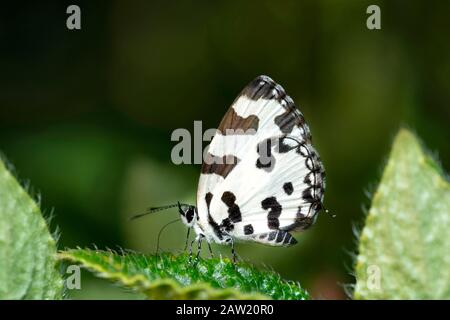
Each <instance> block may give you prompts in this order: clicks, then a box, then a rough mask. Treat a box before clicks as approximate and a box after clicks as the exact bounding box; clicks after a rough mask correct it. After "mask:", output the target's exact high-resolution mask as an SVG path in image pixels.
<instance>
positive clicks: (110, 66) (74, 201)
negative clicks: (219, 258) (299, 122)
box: [0, 0, 450, 298]
mask: <svg viewBox="0 0 450 320" xmlns="http://www.w3.org/2000/svg"><path fill="white" fill-rule="evenodd" d="M72 3H76V4H78V5H80V7H81V19H82V29H81V30H79V31H69V30H68V29H67V28H66V18H67V16H68V15H67V14H66V8H67V6H68V5H69V4H72ZM370 4H378V5H379V6H380V7H381V19H382V29H381V30H373V31H372V30H368V29H367V28H366V19H367V17H368V15H367V14H366V8H367V6H368V5H370ZM0 11H1V13H0V48H1V50H0V92H1V93H0V149H1V150H2V151H3V152H4V153H5V155H6V156H7V158H8V159H9V160H10V161H11V162H12V163H13V164H14V165H15V166H16V168H17V172H18V174H19V176H20V177H21V178H23V179H29V180H30V181H31V183H32V185H33V186H34V187H35V189H37V190H39V191H40V192H41V193H42V199H43V200H42V206H43V208H47V209H51V208H54V215H55V219H54V222H55V225H58V226H59V228H60V231H61V241H60V247H61V248H64V247H74V246H90V245H92V244H96V245H97V246H98V247H100V248H105V247H110V248H117V247H118V246H120V247H125V248H129V249H133V250H139V251H144V252H149V253H151V252H154V251H155V245H156V238H157V233H158V231H159V230H160V229H161V227H162V226H163V225H164V224H165V223H167V222H168V221H170V220H173V219H174V218H176V217H177V213H176V212H175V211H167V212H161V213H158V214H155V215H154V216H152V217H147V218H145V219H142V220H137V221H134V222H129V221H127V219H128V218H129V217H130V216H131V215H133V214H135V213H139V212H142V211H143V210H145V208H146V207H148V206H150V205H161V204H166V203H171V202H174V201H176V200H182V201H191V202H194V201H195V192H196V187H197V180H198V174H199V166H198V165H181V166H175V165H174V164H172V162H171V159H170V152H171V149H172V147H173V146H174V145H175V143H174V142H171V141H170V134H171V132H172V131H173V130H174V129H176V128H187V129H188V130H190V131H191V132H192V131H193V121H194V120H202V121H203V128H204V129H207V128H212V127H216V126H217V125H218V123H219V122H220V120H221V117H222V116H223V114H224V113H225V112H226V110H227V108H228V106H229V105H230V103H231V102H232V101H233V100H234V98H235V96H236V95H237V94H238V93H239V92H240V90H241V89H242V87H243V86H244V85H246V84H247V83H248V82H249V81H250V80H252V79H253V78H254V77H255V76H257V75H259V74H267V75H269V76H271V77H272V78H273V79H275V80H276V81H277V82H279V83H281V84H282V85H283V86H284V87H285V89H286V90H287V92H288V93H289V95H290V96H291V97H292V98H293V99H294V100H295V101H296V104H297V105H298V106H299V108H300V109H301V111H302V112H303V113H304V115H305V117H306V119H307V121H308V123H309V125H310V128H311V131H312V134H313V140H314V143H315V146H316V147H317V149H318V150H319V152H320V154H321V157H322V159H323V162H324V164H325V168H326V171H327V177H328V184H327V190H326V194H325V204H326V206H327V207H328V208H329V209H330V211H331V212H332V213H334V214H336V215H337V217H336V218H335V219H332V218H330V217H329V216H327V215H325V214H322V215H321V216H320V217H319V219H318V221H317V224H316V225H315V226H314V227H313V228H312V229H311V230H310V231H308V232H306V233H304V234H298V235H297V239H298V240H299V244H298V245H297V246H295V247H292V248H268V247H264V246H260V245H257V244H247V245H238V248H237V250H238V253H239V254H240V255H241V256H242V257H243V258H244V259H248V260H250V261H252V262H254V263H256V264H262V263H264V264H266V265H269V266H270V267H272V268H273V269H275V270H277V271H279V272H280V273H281V274H282V275H283V276H284V277H286V278H289V279H294V280H299V281H300V282H301V283H302V284H303V285H304V286H305V287H306V288H307V289H308V290H309V291H310V292H312V294H313V296H314V297H316V298H345V294H344V290H343V287H342V284H346V283H352V281H353V278H352V276H351V270H352V258H351V256H352V254H353V253H355V250H356V247H355V239H354V236H353V233H352V226H353V225H354V224H357V225H359V224H361V222H362V221H363V212H364V210H363V207H365V206H367V205H368V204H369V200H368V197H367V193H369V196H370V191H371V190H373V187H374V186H376V182H377V179H378V178H379V176H380V173H381V169H382V166H383V162H384V161H385V159H386V156H387V153H388V151H389V146H390V143H391V141H392V138H393V136H394V134H395V133H396V131H397V130H398V129H399V127H400V126H402V125H403V126H406V127H409V128H411V129H412V130H414V131H415V132H416V133H417V134H418V135H419V136H420V137H421V138H422V140H423V141H424V142H425V144H426V145H427V146H428V147H429V149H430V150H432V151H436V153H438V154H439V158H440V159H441V162H442V163H443V165H444V168H446V169H447V170H448V168H449V167H450V150H449V148H448V145H449V141H448V139H449V132H450V131H449V122H450V121H449V120H450V81H449V75H450V54H449V53H450V41H449V40H448V37H449V34H450V2H448V1H422V2H418V1H408V2H406V1H356V0H355V1H335V0H327V1H313V0H311V1H223V2H213V1H176V2H174V3H169V1H165V2H163V1H161V2H150V1H128V2H125V1H95V2H94V1H86V2H78V1H76V2H70V3H69V2H64V1H61V2H56V1H55V2H45V1H44V2H39V3H38V2H36V3H31V2H30V3H22V4H21V5H20V6H14V7H12V6H10V7H8V6H6V5H2V9H1V10H0ZM367 191H369V192H367ZM184 234H185V228H184V227H183V225H181V223H179V224H177V225H171V226H170V227H168V228H167V229H166V231H165V232H164V233H163V235H162V238H161V246H162V248H163V249H165V250H171V251H179V250H182V248H183V245H184ZM227 249H228V248H224V249H219V248H217V247H215V250H221V252H223V254H228V250H227ZM82 288H83V290H81V291H78V292H71V296H72V297H73V298H119V297H131V295H129V294H126V293H124V292H121V291H120V290H119V289H117V288H116V287H113V286H110V285H109V284H106V283H104V282H101V281H100V282H98V281H95V280H93V279H92V278H91V277H89V276H87V275H85V276H84V277H83V280H82Z"/></svg>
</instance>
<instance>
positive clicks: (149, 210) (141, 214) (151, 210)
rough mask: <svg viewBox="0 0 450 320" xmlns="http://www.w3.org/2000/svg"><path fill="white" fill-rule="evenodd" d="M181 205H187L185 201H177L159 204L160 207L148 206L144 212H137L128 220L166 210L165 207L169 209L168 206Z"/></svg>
mask: <svg viewBox="0 0 450 320" xmlns="http://www.w3.org/2000/svg"><path fill="white" fill-rule="evenodd" d="M181 206H183V207H185V206H189V205H188V204H185V203H179V202H178V203H175V204H169V205H166V206H161V207H151V208H148V209H147V211H146V212H144V213H140V214H137V215H135V216H132V217H131V218H130V219H129V220H134V219H137V218H140V217H143V216H146V215H148V214H151V213H154V212H158V211H162V210H166V209H170V208H175V207H181Z"/></svg>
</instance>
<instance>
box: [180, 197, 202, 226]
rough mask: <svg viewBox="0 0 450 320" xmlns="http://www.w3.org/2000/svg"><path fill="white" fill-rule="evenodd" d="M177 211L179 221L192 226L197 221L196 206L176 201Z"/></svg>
mask: <svg viewBox="0 0 450 320" xmlns="http://www.w3.org/2000/svg"><path fill="white" fill-rule="evenodd" d="M178 212H179V213H180V217H181V221H183V223H184V224H185V225H187V226H188V227H192V226H194V224H195V223H196V222H197V217H198V214H197V207H196V206H192V205H185V204H180V203H178Z"/></svg>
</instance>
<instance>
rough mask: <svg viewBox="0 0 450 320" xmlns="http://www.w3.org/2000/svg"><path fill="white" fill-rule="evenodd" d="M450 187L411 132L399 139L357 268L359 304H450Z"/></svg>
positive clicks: (362, 239)
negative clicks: (388, 301) (441, 301)
mask: <svg viewBox="0 0 450 320" xmlns="http://www.w3.org/2000/svg"><path fill="white" fill-rule="evenodd" d="M449 230H450V185H449V182H448V181H447V180H446V179H445V178H444V177H443V174H442V170H441V169H440V167H439V165H438V164H437V163H436V162H435V161H434V160H433V159H432V158H431V157H430V156H428V155H427V154H425V153H424V151H423V150H422V148H421V146H420V144H419V142H418V141H417V139H416V138H415V136H414V135H413V134H412V133H410V132H408V131H407V130H401V131H400V132H399V134H398V135H397V137H396V139H395V141H394V145H393V147H392V151H391V154H390V158H389V161H388V163H387V165H386V168H385V170H384V173H383V176H382V179H381V182H380V185H379V186H378V190H377V191H376V193H375V194H374V197H373V200H372V206H371V209H370V211H369V214H368V216H367V218H366V225H365V227H364V229H363V232H362V234H361V237H360V243H359V256H358V258H357V263H356V279H357V282H356V288H355V293H354V297H355V298H356V299H450V254H449V253H450V236H449V235H450V233H449Z"/></svg>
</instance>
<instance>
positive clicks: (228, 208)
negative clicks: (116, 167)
mask: <svg viewBox="0 0 450 320" xmlns="http://www.w3.org/2000/svg"><path fill="white" fill-rule="evenodd" d="M324 188H325V172H324V168H323V165H322V163H321V161H320V158H319V155H318V153H317V152H316V150H315V149H314V147H313V146H312V145H311V134H310V131H309V128H308V125H307V124H306V123H305V120H304V117H303V115H302V114H301V113H300V111H299V110H298V109H297V108H296V106H295V105H294V102H293V101H292V99H291V98H290V97H289V96H288V95H287V94H286V92H285V91H284V89H283V88H282V87H281V86H280V85H278V84H276V83H275V82H274V81H273V80H272V79H270V78H269V77H267V76H260V77H257V78H256V79H255V80H253V81H252V82H251V83H250V84H249V85H247V86H246V87H245V88H244V90H243V91H242V92H241V94H240V95H239V96H238V97H237V98H236V100H235V101H234V103H233V104H232V105H231V107H230V109H229V110H228V112H227V113H226V114H225V116H224V118H223V120H222V121H221V123H220V126H219V128H218V130H217V132H216V134H215V136H214V137H213V139H212V141H211V143H210V145H209V149H208V152H207V154H206V156H205V158H204V163H203V165H202V172H201V176H200V181H199V187H198V193H197V205H198V212H199V220H200V221H202V222H204V223H208V224H209V225H210V226H213V228H212V230H214V232H215V233H216V235H217V234H227V235H230V236H232V237H234V238H236V239H241V240H252V241H256V242H261V243H266V244H270V245H291V244H294V243H295V239H294V238H293V237H292V236H291V235H290V234H289V233H288V232H289V231H292V230H302V229H306V228H308V227H309V226H310V225H311V224H312V223H313V222H314V220H315V217H316V214H317V212H318V211H319V210H320V209H321V207H322V201H323V192H324Z"/></svg>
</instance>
